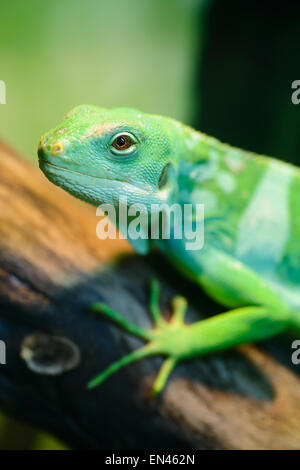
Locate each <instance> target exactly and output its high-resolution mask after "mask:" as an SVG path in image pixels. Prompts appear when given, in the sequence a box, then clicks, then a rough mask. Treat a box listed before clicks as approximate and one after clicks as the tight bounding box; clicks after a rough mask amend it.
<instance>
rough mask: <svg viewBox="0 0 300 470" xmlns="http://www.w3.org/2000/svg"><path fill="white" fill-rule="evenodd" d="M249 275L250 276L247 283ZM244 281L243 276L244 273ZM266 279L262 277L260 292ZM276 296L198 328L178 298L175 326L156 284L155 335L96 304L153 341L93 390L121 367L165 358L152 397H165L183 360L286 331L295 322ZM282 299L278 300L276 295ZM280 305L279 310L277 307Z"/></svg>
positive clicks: (114, 369) (100, 377)
mask: <svg viewBox="0 0 300 470" xmlns="http://www.w3.org/2000/svg"><path fill="white" fill-rule="evenodd" d="M247 274H248V272H247V273H246V274H244V276H245V280H246V278H247ZM241 276H242V277H243V272H241ZM259 284H261V279H260V278H259V277H257V288H258V287H259ZM271 298H272V295H271V294H270V295H269V298H268V293H267V292H266V300H269V301H270V305H265V306H247V307H242V308H237V309H235V310H231V311H228V312H226V313H223V314H220V315H218V316H215V317H212V318H208V319H205V320H202V321H199V322H196V323H193V324H192V325H186V324H185V323H184V314H185V310H186V305H187V304H186V300H185V299H184V298H182V297H175V298H174V299H173V316H172V318H171V320H170V322H166V320H165V319H164V318H163V317H162V314H161V312H160V309H159V305H158V284H157V281H153V282H152V285H151V296H150V312H151V314H152V318H153V321H154V325H155V327H154V329H153V330H145V329H143V328H139V327H137V326H135V325H133V324H132V323H130V322H128V321H127V320H126V319H125V318H124V317H123V316H122V315H120V314H118V313H117V312H115V311H114V310H112V309H110V308H109V307H108V306H107V305H105V304H100V303H95V304H93V305H92V310H93V311H94V312H98V313H102V314H104V315H106V316H107V317H108V318H109V319H111V320H113V321H114V322H115V323H117V324H118V325H119V326H120V327H122V328H123V329H125V330H126V331H128V332H129V333H131V334H134V335H135V336H138V337H140V338H142V339H143V340H145V341H147V345H146V346H144V347H142V348H140V349H138V350H136V351H133V352H132V353H130V354H128V355H127V356H124V357H123V358H121V359H119V360H118V361H116V362H114V363H113V364H111V365H110V366H109V367H108V368H107V369H106V370H104V371H103V372H101V373H100V374H99V375H98V376H96V377H95V378H94V379H92V380H91V381H90V382H89V384H88V388H90V389H91V388H94V387H96V386H98V385H100V384H101V383H102V382H104V380H106V379H107V378H108V377H109V376H110V375H112V374H113V373H115V372H117V371H118V370H119V369H120V368H121V367H123V366H125V365H128V364H130V363H132V362H134V361H137V360H140V359H143V358H145V357H149V356H153V355H163V356H166V357H167V359H166V360H165V362H164V363H163V365H162V367H161V369H160V372H159V374H158V376H157V378H156V380H155V382H154V384H153V387H152V395H157V394H158V393H160V392H161V391H162V390H163V388H164V386H165V384H166V382H167V379H168V377H169V375H170V373H171V372H172V370H173V368H174V367H175V365H176V364H177V363H178V362H179V361H182V360H186V359H191V358H195V357H197V356H201V355H204V354H209V353H213V352H216V351H220V350H224V349H227V348H229V347H232V346H237V345H239V344H242V343H247V342H252V341H258V340H262V339H265V338H268V337H271V336H274V335H276V334H277V333H279V332H281V331H282V330H284V329H285V328H286V327H287V325H288V320H289V318H290V315H289V312H288V309H287V308H286V307H285V306H284V305H281V302H280V300H279V301H278V302H279V303H277V302H274V303H273V301H272V302H271ZM275 298H276V296H275ZM275 304H276V305H275Z"/></svg>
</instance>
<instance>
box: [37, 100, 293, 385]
mask: <svg viewBox="0 0 300 470" xmlns="http://www.w3.org/2000/svg"><path fill="white" fill-rule="evenodd" d="M120 136H121V138H122V139H121V141H120V140H117V139H119V137H120ZM124 139H125V144H124V145H123V143H124ZM120 142H121V144H122V145H120ZM38 154H39V162H40V168H41V170H42V171H43V172H44V174H45V175H46V176H47V178H48V179H49V180H50V181H52V182H53V183H54V184H57V185H58V186H60V187H62V188H63V189H65V190H66V191H68V192H69V193H71V194H73V195H74V196H76V197H78V198H80V199H83V200H85V201H87V202H89V203H91V204H93V205H96V206H98V205H99V204H102V203H109V204H113V205H115V206H116V207H117V206H118V203H119V198H120V197H126V198H127V202H128V205H131V204H133V203H143V204H145V205H146V207H147V211H150V206H151V204H154V203H162V202H165V203H167V204H172V203H179V204H181V205H182V204H185V203H191V204H193V205H195V204H196V203H202V204H204V208H205V220H204V230H205V243H204V247H203V248H202V249H201V250H196V251H195V250H187V249H186V240H185V239H184V238H183V239H175V238H174V237H171V238H170V239H169V240H166V239H162V238H161V239H159V240H149V241H145V240H144V241H135V240H130V241H131V242H132V243H133V245H134V247H135V248H136V249H137V251H139V252H146V251H148V249H149V248H150V247H151V246H153V245H156V246H158V247H159V248H160V249H161V251H162V252H163V253H164V254H165V255H166V256H167V257H169V258H170V259H171V260H172V262H173V263H174V264H175V265H176V266H177V268H178V269H180V270H181V272H183V273H185V274H186V275H187V276H189V277H190V278H191V279H192V280H193V281H195V282H197V283H199V284H200V285H201V286H202V287H203V288H204V289H205V290H206V292H207V293H209V294H210V295H211V296H212V297H213V298H214V299H216V300H217V301H219V302H220V303H222V304H223V305H224V306H226V307H229V308H230V310H229V311H227V312H225V313H223V314H221V315H218V316H215V317H212V318H209V319H207V320H203V321H199V322H197V323H194V324H192V325H189V326H187V325H185V324H184V322H183V315H184V310H185V301H184V299H182V298H176V299H175V301H174V317H173V319H172V321H171V322H170V323H169V324H168V323H166V322H165V321H164V320H163V319H162V317H161V315H160V312H159V308H158V286H157V284H156V283H155V282H154V283H153V285H152V296H151V305H150V311H151V313H152V316H153V319H154V323H155V328H154V330H153V331H150V332H149V331H145V330H142V329H139V328H138V327H136V326H134V325H132V324H130V323H128V322H127V321H126V320H125V319H124V318H123V317H122V316H120V315H119V314H117V313H116V312H114V311H112V310H111V309H110V308H109V307H108V306H105V305H102V304H95V305H93V306H92V308H93V310H94V311H98V312H99V311H101V312H102V313H103V314H106V315H107V316H108V317H110V318H113V319H114V320H115V321H117V322H118V323H119V324H120V326H122V327H123V328H125V329H127V330H128V331H130V332H131V333H132V334H135V335H137V336H140V337H141V338H143V339H144V340H145V341H147V342H148V344H147V345H146V346H145V347H144V348H142V349H140V350H138V351H135V352H133V353H131V354H130V355H128V356H126V357H125V358H122V359H120V360H119V361H117V363H115V364H112V365H111V366H110V367H109V368H108V369H107V370H106V371H104V372H103V373H102V374H100V375H99V376H98V377H96V378H95V379H94V380H92V381H91V382H90V384H89V386H90V387H93V386H96V385H98V384H99V383H101V382H102V381H103V380H105V379H106V378H107V377H108V376H109V375H110V374H112V373H113V372H115V371H116V370H118V369H119V368H120V367H122V366H123V365H125V364H129V363H130V362H132V361H134V360H138V359H141V358H142V357H146V356H149V355H153V354H161V355H164V356H167V359H166V362H165V363H164V365H163V367H162V369H161V371H160V373H159V375H158V378H157V380H156V382H155V384H154V387H153V393H159V392H160V391H161V390H162V389H163V387H164V385H165V383H166V380H167V378H168V375H169V374H170V372H171V371H172V369H173V367H174V366H175V365H176V364H177V363H178V361H180V360H184V359H189V358H191V357H196V356H200V355H203V354H208V353H213V352H215V351H218V350H223V349H226V348H229V347H232V346H235V345H239V344H243V343H246V342H250V341H258V340H262V339H265V338H268V337H271V336H274V335H276V334H278V333H281V332H283V331H284V330H287V329H289V330H291V331H293V332H294V334H298V333H299V334H300V211H299V204H300V170H299V169H298V168H296V167H293V166H291V165H288V164H285V163H282V162H279V161H277V160H275V159H273V158H268V157H265V156H261V155H257V154H254V153H249V152H246V151H243V150H240V149H237V148H233V147H230V146H229V145H226V144H223V143H221V142H219V141H218V140H216V139H214V138H211V137H208V136H206V135H204V134H202V133H200V132H197V131H195V130H193V129H191V128H190V127H187V126H185V125H183V124H181V123H179V122H177V121H175V120H173V119H170V118H166V117H161V116H154V115H149V114H144V113H141V112H139V111H136V110H134V109H126V108H118V109H113V110H107V109H103V108H98V107H96V106H91V105H83V106H78V107H77V108H75V109H73V110H72V111H71V112H70V113H68V114H67V115H66V117H65V118H64V120H63V121H62V123H61V124H60V125H59V126H58V127H56V128H55V129H53V130H51V131H49V132H48V133H47V134H46V135H45V136H43V137H42V138H41V141H40V145H39V150H38ZM184 223H185V224H189V223H190V224H191V222H189V221H188V220H184ZM121 229H122V228H121ZM173 229H174V227H173ZM171 233H172V230H171Z"/></svg>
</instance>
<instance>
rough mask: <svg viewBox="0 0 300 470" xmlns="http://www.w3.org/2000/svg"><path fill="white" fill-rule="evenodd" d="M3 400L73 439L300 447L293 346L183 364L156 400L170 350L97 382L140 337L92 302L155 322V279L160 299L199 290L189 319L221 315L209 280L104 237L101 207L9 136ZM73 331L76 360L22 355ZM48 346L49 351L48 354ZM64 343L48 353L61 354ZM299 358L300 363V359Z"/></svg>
mask: <svg viewBox="0 0 300 470" xmlns="http://www.w3.org/2000/svg"><path fill="white" fill-rule="evenodd" d="M0 219H1V220H0V339H1V340H3V341H5V344H6V353H7V354H6V364H5V365H0V403H1V406H2V408H3V409H5V410H6V411H8V412H10V413H12V414H13V415H14V416H15V417H18V418H19V419H21V420H24V421H26V422H28V423H31V424H33V425H36V426H39V427H42V428H44V429H46V430H48V431H50V432H53V433H55V434H56V435H57V436H59V437H60V438H63V439H64V440H65V441H66V442H67V443H69V444H70V445H71V446H73V447H74V448H106V449H108V448H109V449H132V448H137V449H181V450H183V449H186V450H193V449H295V448H300V407H299V403H300V386H299V378H298V375H297V370H296V366H292V364H291V360H290V355H291V352H292V350H291V348H290V344H284V343H283V344H281V343H280V342H278V341H275V340H274V341H270V342H269V343H268V344H264V349H262V347H259V348H258V347H254V346H244V347H242V348H239V349H237V350H235V351H229V352H227V353H224V354H219V355H213V356H209V357H203V358H199V359H197V360H194V361H190V362H186V363H182V364H180V365H179V366H178V367H176V369H175V371H174V372H173V373H172V376H171V378H170V380H169V382H168V385H167V387H166V389H165V391H164V393H163V394H162V395H161V396H160V397H159V398H157V399H155V400H154V399H150V398H149V395H148V391H149V388H150V386H151V383H152V381H153V379H154V377H155V375H156V373H157V371H158V368H159V366H160V364H161V361H162V359H161V358H153V359H147V360H144V361H141V362H140V363H137V364H133V365H130V366H128V367H127V368H124V369H122V370H120V371H119V372H118V373H116V374H115V375H113V376H112V377H110V378H109V379H108V380H107V381H106V382H105V383H103V384H102V385H101V386H100V387H98V388H96V389H94V390H92V391H88V390H87V388H86V384H87V382H88V381H89V380H90V379H91V378H92V377H94V376H95V375H96V374H97V373H98V372H100V371H101V370H103V369H104V368H105V367H106V366H107V365H108V364H110V363H111V362H112V361H114V360H116V359H117V358H119V357H120V356H122V355H124V354H126V353H128V352H129V351H130V350H133V349H135V348H136V347H139V346H140V345H141V342H140V341H139V340H137V339H136V338H133V337H131V336H130V335H128V334H125V333H124V332H122V331H121V330H119V329H118V328H117V327H116V326H115V325H112V324H110V323H108V322H107V321H105V320H103V319H102V318H101V316H95V314H91V313H90V312H89V305H90V304H91V302H94V301H96V300H100V301H104V302H106V303H108V304H109V305H110V306H111V307H112V308H114V309H116V310H117V311H118V312H119V313H121V314H122V315H124V316H125V317H126V318H128V319H129V320H131V321H132V322H134V323H136V324H138V325H140V326H144V327H145V326H146V327H150V326H151V322H150V319H149V315H148V294H149V292H148V286H149V279H150V278H152V277H154V276H155V277H157V278H158V279H159V281H160V283H161V305H162V306H163V308H164V311H166V314H167V313H168V311H169V309H168V304H169V301H170V300H171V299H172V297H173V296H174V295H176V294H179V293H180V294H183V295H185V296H186V297H187V298H188V300H189V309H188V315H187V321H188V322H191V321H194V320H195V319H199V315H202V314H204V313H209V314H216V313H218V312H220V311H222V307H220V306H218V305H216V304H214V303H213V302H212V301H211V300H209V299H208V298H207V297H206V296H205V295H204V294H203V293H202V292H201V289H200V288H199V287H197V286H195V285H193V284H191V283H189V282H188V281H186V280H185V279H183V278H182V277H180V276H179V275H178V274H176V273H175V271H174V270H173V269H172V267H171V266H169V265H168V264H167V262H165V261H164V260H163V259H162V258H161V257H160V256H159V255H154V254H151V255H150V256H147V257H139V256H137V255H134V254H133V251H132V250H131V248H130V247H129V245H128V244H127V242H126V241H124V240H107V241H100V240H98V239H97V237H96V233H95V229H96V224H97V222H98V219H97V218H96V214H95V209H94V208H91V207H89V206H88V205H86V204H84V203H81V202H79V201H77V200H75V199H74V198H72V197H71V196H69V195H68V194H66V193H65V192H64V191H62V190H60V189H59V188H56V187H55V186H54V185H51V184H50V183H49V182H48V181H47V180H46V179H45V178H44V177H43V175H42V174H41V173H40V172H39V171H38V169H36V168H34V167H32V166H31V165H30V164H29V163H27V162H25V160H23V159H21V158H20V157H18V156H17V155H15V154H14V153H13V152H12V151H11V150H10V149H8V148H7V147H5V146H4V145H1V146H0ZM41 334H43V335H44V336H43V337H44V338H48V339H49V341H50V343H49V344H51V338H52V339H53V338H57V337H59V338H63V339H64V340H68V341H71V342H72V344H74V345H76V346H77V348H78V350H79V351H80V361H79V364H78V365H77V367H75V368H73V369H72V370H68V371H65V372H63V373H57V374H56V375H42V374H38V373H36V372H34V371H32V370H31V369H30V368H29V367H28V364H29V362H28V360H27V361H25V360H24V359H22V358H21V357H20V351H21V349H22V344H24V339H25V338H27V339H28V337H30V336H32V335H33V336H34V337H39V336H38V335H41ZM49 354H50V353H49ZM60 354H61V351H59V350H57V351H56V352H55V350H54V352H53V351H52V356H51V357H50V359H49V358H48V359H49V361H50V362H51V361H53V362H54V363H59V361H63V358H60ZM298 367H299V366H298Z"/></svg>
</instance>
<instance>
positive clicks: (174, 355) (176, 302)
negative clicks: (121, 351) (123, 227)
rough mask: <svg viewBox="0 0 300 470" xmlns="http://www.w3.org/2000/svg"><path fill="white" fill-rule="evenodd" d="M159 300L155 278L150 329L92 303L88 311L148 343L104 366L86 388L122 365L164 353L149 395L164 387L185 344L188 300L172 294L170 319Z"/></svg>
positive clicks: (99, 381) (102, 305) (151, 294)
mask: <svg viewBox="0 0 300 470" xmlns="http://www.w3.org/2000/svg"><path fill="white" fill-rule="evenodd" d="M158 299H159V284H158V282H157V280H155V279H154V280H152V282H151V291H150V303H149V310H150V313H151V316H152V319H153V322H154V329H153V330H146V329H144V328H140V327H138V326H136V325H134V324H132V323H130V322H129V321H128V320H126V319H125V318H124V317H123V316H122V315H120V314H119V313H117V312H115V311H114V310H112V309H111V308H110V307H108V306H107V305H105V304H102V303H95V304H93V305H92V306H91V310H92V311H93V312H97V313H101V314H103V315H105V316H106V317H107V318H109V319H110V320H112V321H113V322H115V323H116V324H117V325H118V326H120V327H121V328H123V329H124V330H125V331H128V332H129V333H131V334H133V335H135V336H138V337H139V338H141V339H143V340H144V341H146V342H147V344H146V345H145V346H144V347H142V348H140V349H137V350H136V351H133V352H131V353H130V354H127V355H126V356H124V357H123V358H121V359H119V360H118V361H116V362H113V363H112V364H111V365H110V366H108V367H107V369H105V370H104V371H103V372H101V373H100V374H99V375H97V376H96V377H94V378H93V379H92V380H91V381H90V382H89V383H88V388H89V389H92V388H94V387H96V386H98V385H100V384H101V383H102V382H104V380H106V379H107V378H108V377H109V376H110V375H112V374H114V373H115V372H117V371H118V370H119V369H121V367H123V366H125V365H128V364H131V363H132V362H135V361H138V360H140V359H143V358H145V357H149V356H153V355H163V356H167V359H166V360H165V361H164V363H163V365H162V367H161V369H160V371H159V373H158V376H157V378H156V380H155V382H154V384H153V387H152V392H151V394H152V395H153V396H154V395H157V394H159V393H160V392H161V391H162V390H163V388H164V387H165V384H166V382H167V380H168V377H169V375H170V374H171V372H172V370H173V369H174V367H175V365H176V364H177V362H178V361H179V360H180V359H181V348H180V345H181V344H183V343H184V336H185V335H184V331H185V329H186V325H184V315H185V311H186V307H187V303H186V300H185V299H184V298H183V297H175V298H174V299H173V301H172V306H173V315H172V318H171V320H170V322H167V321H166V320H165V319H164V318H163V315H162V313H161V311H160V308H159V301H158Z"/></svg>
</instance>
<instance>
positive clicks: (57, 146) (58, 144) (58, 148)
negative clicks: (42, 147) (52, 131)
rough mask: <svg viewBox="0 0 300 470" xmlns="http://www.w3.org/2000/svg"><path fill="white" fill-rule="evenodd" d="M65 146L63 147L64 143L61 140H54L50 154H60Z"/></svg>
mask: <svg viewBox="0 0 300 470" xmlns="http://www.w3.org/2000/svg"><path fill="white" fill-rule="evenodd" d="M64 149H65V147H64V144H63V143H62V142H55V144H53V145H52V146H51V155H53V156H58V155H61V154H62V153H63V151H64Z"/></svg>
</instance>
